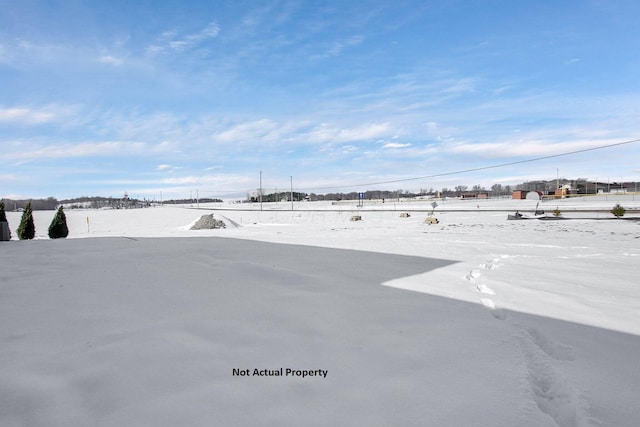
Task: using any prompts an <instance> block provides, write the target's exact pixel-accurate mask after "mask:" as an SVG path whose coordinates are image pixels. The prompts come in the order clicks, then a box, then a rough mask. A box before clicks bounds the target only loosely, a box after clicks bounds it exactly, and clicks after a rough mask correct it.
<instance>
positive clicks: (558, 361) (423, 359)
mask: <svg viewBox="0 0 640 427" xmlns="http://www.w3.org/2000/svg"><path fill="white" fill-rule="evenodd" d="M621 197H624V196H621ZM615 202H616V201H615V200H612V199H608V200H599V199H597V198H591V199H588V200H581V199H575V200H574V199H572V200H560V201H557V202H556V201H554V202H549V203H552V204H547V205H544V206H543V208H544V209H545V210H546V211H547V214H550V211H551V210H553V209H555V208H556V206H558V208H559V209H560V210H561V211H562V216H563V217H565V218H567V219H566V220H559V221H541V220H537V219H530V220H525V221H507V220H506V216H507V212H508V211H509V212H510V211H515V210H516V209H519V210H520V211H521V212H523V213H525V214H527V213H529V212H530V211H532V210H533V209H534V207H535V202H534V203H532V202H531V201H514V200H505V201H491V200H489V201H477V202H476V201H471V202H469V201H465V202H460V201H450V202H442V203H441V206H439V207H438V208H437V209H436V212H435V213H436V217H437V218H438V219H439V221H440V223H439V224H434V225H427V224H425V223H424V219H425V218H426V216H427V213H426V212H427V210H428V209H430V206H429V204H428V203H427V202H424V203H385V204H384V206H383V205H382V204H376V205H372V206H365V207H364V208H356V207H355V206H354V205H348V204H343V205H337V206H332V205H330V204H326V203H300V204H296V205H295V208H294V210H293V211H292V210H289V209H290V205H288V204H285V203H283V204H279V205H267V204H265V210H263V211H260V210H259V206H257V205H254V206H252V210H240V209H238V208H246V207H247V206H238V205H226V204H225V205H217V206H200V208H201V209H200V210H198V209H190V208H189V207H169V206H165V207H157V208H149V209H141V210H127V211H125V210H112V211H95V210H83V211H80V210H78V211H72V210H68V211H66V214H67V220H68V224H69V229H70V235H69V238H68V239H66V240H48V239H47V238H46V229H47V226H48V224H49V222H50V221H51V218H53V212H35V219H36V235H37V238H36V240H34V241H19V242H18V241H11V242H0V343H1V346H0V360H1V362H2V363H1V364H0V425H2V426H47V427H51V426H86V425H95V426H175V425H185V426H211V425H228V426H246V425H272V426H280V425H310V426H324V425H340V426H351V425H369V426H424V425H460V426H516V425H517V426H556V425H558V426H562V427H564V426H636V425H638V422H639V420H640V409H639V408H638V405H637V397H638V395H640V286H639V285H638V284H637V283H638V271H639V270H638V267H637V263H638V259H639V258H638V257H640V222H638V221H634V220H625V219H620V220H616V219H610V218H612V216H611V214H610V213H607V212H606V210H607V209H610V208H611V207H612V206H613V205H614V204H615ZM621 203H622V204H623V205H624V206H625V207H628V208H638V207H640V201H636V200H634V199H633V198H631V196H627V198H625V199H623V200H621ZM194 207H195V206H194ZM219 208H224V210H219ZM273 208H276V210H274V209H273ZM216 209H218V210H216ZM585 209H586V210H593V211H594V212H583V211H582V210H585ZM402 212H409V213H410V217H408V218H401V217H400V213H402ZM207 213H214V216H215V217H216V218H218V219H221V220H223V221H225V223H226V224H227V227H226V228H225V229H216V230H189V228H190V225H191V224H193V223H194V222H195V221H196V220H197V219H198V218H199V217H200V216H201V215H204V214H207ZM354 214H358V215H361V216H362V218H363V220H362V221H357V222H353V221H350V217H351V216H352V215H354ZM634 215H635V216H637V215H638V214H634V213H630V214H629V215H628V217H632V216H634ZM7 216H8V219H9V222H10V225H11V228H12V233H13V236H14V239H15V236H16V232H15V228H16V227H17V225H18V223H19V219H20V214H19V213H15V212H8V213H7ZM194 237H195V238H194ZM287 370H289V371H287ZM254 374H255V375H254ZM280 374H282V375H280ZM303 374H304V376H303ZM325 375H326V376H325Z"/></svg>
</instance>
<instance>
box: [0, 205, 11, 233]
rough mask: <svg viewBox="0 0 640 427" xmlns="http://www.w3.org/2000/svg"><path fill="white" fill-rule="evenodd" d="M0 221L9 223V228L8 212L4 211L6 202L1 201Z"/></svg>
mask: <svg viewBox="0 0 640 427" xmlns="http://www.w3.org/2000/svg"><path fill="white" fill-rule="evenodd" d="M0 222H6V223H7V229H9V221H7V214H5V213H4V202H3V201H0ZM9 239H11V229H9Z"/></svg>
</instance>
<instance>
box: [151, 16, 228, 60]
mask: <svg viewBox="0 0 640 427" xmlns="http://www.w3.org/2000/svg"><path fill="white" fill-rule="evenodd" d="M219 34H220V26H219V25H218V24H217V23H216V22H211V23H209V24H208V25H207V26H205V27H204V28H202V29H201V30H200V31H197V32H195V33H190V34H180V32H179V31H177V30H175V29H172V30H168V31H165V32H163V33H162V34H161V35H160V36H159V37H158V38H157V39H156V42H155V43H153V44H151V45H149V46H147V47H146V52H147V53H149V54H158V53H163V52H167V51H173V52H184V51H186V50H188V49H191V48H192V47H194V46H196V45H198V44H200V43H202V42H204V41H206V40H209V39H212V38H216V37H218V35H219Z"/></svg>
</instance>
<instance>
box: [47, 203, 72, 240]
mask: <svg viewBox="0 0 640 427" xmlns="http://www.w3.org/2000/svg"><path fill="white" fill-rule="evenodd" d="M68 235H69V228H68V227H67V217H66V216H65V214H64V211H63V210H62V206H60V207H59V208H58V211H57V212H56V215H55V216H54V217H53V221H51V225H50V226H49V238H51V239H64V238H65V237H67V236H68Z"/></svg>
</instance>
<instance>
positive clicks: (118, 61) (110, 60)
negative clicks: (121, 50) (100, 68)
mask: <svg viewBox="0 0 640 427" xmlns="http://www.w3.org/2000/svg"><path fill="white" fill-rule="evenodd" d="M98 62H100V63H102V64H108V65H113V66H116V67H117V66H120V65H122V63H123V62H124V60H123V59H122V58H118V57H115V56H112V55H102V56H101V57H99V58H98Z"/></svg>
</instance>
